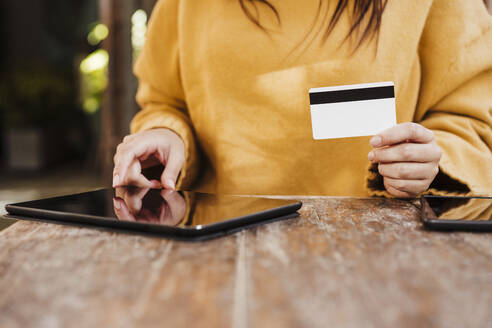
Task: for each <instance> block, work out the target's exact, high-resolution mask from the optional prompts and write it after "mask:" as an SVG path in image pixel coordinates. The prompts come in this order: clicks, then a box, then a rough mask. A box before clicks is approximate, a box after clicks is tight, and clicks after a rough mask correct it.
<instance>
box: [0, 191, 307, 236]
mask: <svg viewBox="0 0 492 328" xmlns="http://www.w3.org/2000/svg"><path fill="white" fill-rule="evenodd" d="M301 206H302V203H301V202H300V201H296V200H285V199H272V198H260V197H246V196H244V197H243V196H228V195H216V194H205V193H198V192H191V191H171V190H159V189H145V188H135V187H125V188H116V189H101V190H96V191H91V192H86V193H81V194H75V195H68V196H62V197H54V198H47V199H40V200H34V201H29V202H23V203H16V204H10V205H7V206H5V209H6V210H7V212H8V213H9V216H10V217H15V218H17V219H27V220H41V221H48V222H54V223H65V224H67V223H68V224H77V225H84V226H85V225H89V226H98V227H106V228H113V229H114V228H116V229H120V230H126V231H134V232H140V233H150V234H156V235H161V236H165V237H170V238H177V239H208V238H212V237H217V236H221V235H223V234H228V233H232V232H235V231H238V230H240V229H244V228H249V227H253V226H256V225H258V224H264V223H268V222H273V221H278V220H283V219H289V218H293V217H296V216H298V215H299V214H298V213H297V210H299V209H300V208H301Z"/></svg>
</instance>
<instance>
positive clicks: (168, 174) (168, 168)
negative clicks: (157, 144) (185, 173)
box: [161, 147, 185, 190]
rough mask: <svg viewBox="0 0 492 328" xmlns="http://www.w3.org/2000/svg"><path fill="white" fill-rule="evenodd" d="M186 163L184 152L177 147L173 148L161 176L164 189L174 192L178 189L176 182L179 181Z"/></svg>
mask: <svg viewBox="0 0 492 328" xmlns="http://www.w3.org/2000/svg"><path fill="white" fill-rule="evenodd" d="M184 161H185V159H184V154H183V152H182V151H179V149H178V148H177V147H173V148H171V150H170V152H169V155H168V158H167V162H166V164H165V166H164V171H163V172H162V176H161V182H162V185H163V186H164V188H167V189H172V190H174V189H175V188H176V180H177V179H178V175H179V172H180V171H181V168H182V167H183V164H184Z"/></svg>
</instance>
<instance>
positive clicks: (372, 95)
mask: <svg viewBox="0 0 492 328" xmlns="http://www.w3.org/2000/svg"><path fill="white" fill-rule="evenodd" d="M309 101H310V103H311V123H312V127H313V137H314V139H316V140H319V139H332V138H347V137H361V136H371V135H374V134H377V133H378V132H381V131H383V130H385V129H387V128H390V127H392V126H394V125H396V106H395V86H394V83H393V82H377V83H364V84H352V85H342V86H335V87H326V88H311V89H309Z"/></svg>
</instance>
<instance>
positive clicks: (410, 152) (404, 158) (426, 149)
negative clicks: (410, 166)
mask: <svg viewBox="0 0 492 328" xmlns="http://www.w3.org/2000/svg"><path fill="white" fill-rule="evenodd" d="M368 158H369V160H370V161H371V162H373V163H391V162H421V163H425V162H438V161H439V159H440V158H441V151H440V149H439V147H438V146H437V145H436V144H435V143H430V144H418V143H401V144H398V145H395V146H390V147H385V148H376V149H373V150H371V152H370V153H369V155H368Z"/></svg>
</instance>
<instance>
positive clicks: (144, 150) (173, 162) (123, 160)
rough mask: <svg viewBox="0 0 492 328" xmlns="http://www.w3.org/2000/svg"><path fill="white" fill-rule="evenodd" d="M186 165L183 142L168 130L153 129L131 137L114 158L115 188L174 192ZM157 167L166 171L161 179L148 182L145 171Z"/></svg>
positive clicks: (124, 142)
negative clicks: (161, 167) (161, 189)
mask: <svg viewBox="0 0 492 328" xmlns="http://www.w3.org/2000/svg"><path fill="white" fill-rule="evenodd" d="M184 162H185V145H184V143H183V140H181V138H180V137H179V136H178V135H177V134H176V133H174V132H173V131H171V130H169V129H164V128H161V129H152V130H148V131H143V132H139V133H136V134H132V135H128V136H126V137H125V138H124V139H123V142H122V143H121V144H119V145H118V147H117V148H116V154H115V155H114V164H115V165H114V170H113V188H115V187H122V186H138V187H144V188H166V189H175V186H176V180H177V178H178V175H179V172H180V171H181V168H182V167H183V164H184ZM158 164H162V165H163V166H164V171H163V172H162V175H161V177H160V181H158V180H150V181H149V180H148V179H147V178H146V177H145V176H144V175H143V174H142V169H145V168H148V167H152V166H155V165H158Z"/></svg>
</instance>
